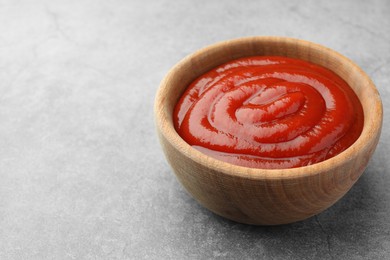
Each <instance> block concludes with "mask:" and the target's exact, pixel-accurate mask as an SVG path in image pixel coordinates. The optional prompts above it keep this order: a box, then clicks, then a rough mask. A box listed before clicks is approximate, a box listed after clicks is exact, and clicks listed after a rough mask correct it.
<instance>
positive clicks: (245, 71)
mask: <svg viewBox="0 0 390 260" xmlns="http://www.w3.org/2000/svg"><path fill="white" fill-rule="evenodd" d="M173 120H174V125H175V128H176V131H177V132H178V133H179V135H180V136H181V137H182V138H183V139H184V140H185V141H186V142H187V143H189V144H190V145H192V146H193V147H194V148H195V149H198V150H199V151H201V152H203V153H205V154H207V155H209V156H211V157H214V158H216V159H219V160H222V161H226V162H229V163H232V164H236V165H240V166H246V167H254V168H264V169H267V168H268V169H278V168H294V167H300V166H305V165H310V164H313V163H317V162H320V161H323V160H326V159H328V158H331V157H333V156H335V155H337V154H339V153H340V152H342V151H344V150H345V149H347V148H348V147H349V146H350V145H352V144H353V142H355V141H356V139H357V138H358V137H359V135H360V133H361V131H362V128H363V110H362V106H361V104H360V102H359V100H358V98H357V96H356V94H355V93H354V92H353V90H352V89H351V88H350V87H349V86H348V85H347V83H346V82H345V81H344V80H342V79H341V78H340V77H339V76H337V75H336V74H335V73H333V72H332V71H330V70H328V69H325V68H323V67H321V66H318V65H315V64H312V63H309V62H306V61H303V60H297V59H292V58H287V57H278V56H256V57H247V58H242V59H238V60H234V61H231V62H228V63H226V64H223V65H221V66H219V67H217V68H215V69H213V70H211V71H209V72H207V73H205V74H204V75H202V76H200V77H199V78H198V79H196V80H195V81H194V82H193V83H192V84H190V86H189V87H188V88H187V89H186V91H185V93H184V94H183V95H182V97H181V99H180V100H179V102H178V103H177V105H176V107H175V110H174V114H173Z"/></svg>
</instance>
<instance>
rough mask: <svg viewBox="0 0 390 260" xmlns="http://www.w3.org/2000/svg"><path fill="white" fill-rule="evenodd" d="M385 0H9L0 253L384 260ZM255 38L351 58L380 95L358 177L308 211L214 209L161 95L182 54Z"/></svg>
mask: <svg viewBox="0 0 390 260" xmlns="http://www.w3.org/2000/svg"><path fill="white" fill-rule="evenodd" d="M389 14H390V1H387V0H378V1H354V0H349V1H336V0H330V1H288V0H285V1H277V0H267V1H247V0H243V1H233V0H229V1H214V0H209V1H205V0H202V1H189V0H185V1H168V0H166V1H148V0H131V1H120V0H118V1H102V0H101V1H92V0H87V1H78V0H77V1H76V0H70V1H65V0H64V1H57V0H55V1H49V0H47V1H19V0H18V1H4V0H0V259H4V260H5V259H213V258H214V259H389V258H390V160H389V154H390V147H389V142H390V141H389V140H390V139H389V138H390V132H389V131H388V130H389V129H390V126H389V116H388V114H387V112H388V111H387V110H388V108H389V106H390V101H389V98H390V92H389V91H390V87H389V83H390V80H389V78H390V15H389ZM252 35H280V36H290V37H295V38H301V39H306V40H309V41H313V42H316V43H319V44H322V45H325V46H327V47H330V48H332V49H334V50H336V51H338V52H340V53H342V54H343V55H345V56H347V57H348V58H350V59H352V60H353V61H355V62H356V63H357V64H358V65H359V66H361V68H362V69H363V70H364V71H366V72H367V74H368V75H369V76H371V77H372V79H373V81H374V83H375V84H376V86H377V88H378V90H379V92H380V94H381V96H382V100H383V106H384V112H385V114H384V122H383V131H382V136H381V139H380V142H379V145H378V147H377V150H376V152H375V154H374V156H373V158H372V160H371V161H370V163H369V165H368V167H367V169H366V170H365V173H364V174H363V176H362V177H361V178H360V179H359V180H358V181H357V183H356V184H355V186H354V187H353V188H352V189H351V190H350V191H349V192H348V193H347V194H346V196H345V197H343V198H342V199H341V200H340V201H338V202H337V203H336V204H335V205H334V206H332V207H331V208H329V209H328V210H326V211H325V212H323V213H321V214H319V215H317V216H315V217H312V218H310V219H307V220H305V221H302V222H298V223H294V224H289V225H284V226H275V227H256V226H249V225H243V224H239V223H235V222H232V221H228V220H226V219H223V218H221V217H218V216H216V215H214V214H212V213H210V212H209V211H208V210H206V209H204V208H202V207H201V206H200V205H198V204H197V202H196V201H194V200H193V199H192V198H191V197H190V196H189V195H188V194H187V193H186V191H185V190H184V189H183V188H182V187H181V185H180V184H179V183H178V181H177V180H176V178H175V176H174V174H173V172H172V170H171V169H170V167H169V165H168V164H167V162H166V160H165V158H164V155H163V153H162V151H161V148H160V145H159V142H158V140H157V137H156V133H155V126H154V119H153V101H154V96H155V93H156V91H157V89H158V86H159V83H160V81H161V79H162V78H163V77H164V75H165V74H166V73H167V72H168V70H169V69H170V67H172V66H173V65H174V64H175V63H176V62H178V61H179V60H180V59H182V58H183V57H185V56H186V55H188V54H190V53H192V52H194V51H196V50H197V49H199V48H202V47H204V46H207V45H209V44H212V43H215V42H218V41H222V40H227V39H232V38H237V37H243V36H252Z"/></svg>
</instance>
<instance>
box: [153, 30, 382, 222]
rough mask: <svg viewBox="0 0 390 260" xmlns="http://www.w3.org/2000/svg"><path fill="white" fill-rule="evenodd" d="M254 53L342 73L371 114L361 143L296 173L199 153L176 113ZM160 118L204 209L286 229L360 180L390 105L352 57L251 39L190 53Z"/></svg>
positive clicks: (171, 77) (167, 89)
mask: <svg viewBox="0 0 390 260" xmlns="http://www.w3.org/2000/svg"><path fill="white" fill-rule="evenodd" d="M253 55H280V56H287V57H292V58H298V59H303V60H307V61H310V62H313V63H316V64H319V65H322V66H324V67H327V68H328V69H330V70H332V71H334V72H336V73H337V74H338V75H339V76H340V77H342V78H343V79H344V80H345V81H346V82H347V83H348V84H349V85H350V86H351V87H352V88H353V90H354V91H355V92H356V94H357V95H358V97H359V99H360V101H361V103H362V106H363V110H364V127H363V131H362V134H361V136H360V137H359V139H358V140H357V141H356V142H355V143H354V144H353V145H352V146H351V147H350V148H348V149H347V150H345V151H344V152H342V153H341V154H339V155H337V156H335V157H333V158H331V159H329V160H326V161H323V162H321V163H317V164H314V165H310V166H306V167H300V168H295V169H283V170H263V169H254V168H246V167H240V166H236V165H232V164H229V163H226V162H222V161H218V160H215V159H213V158H211V157H208V156H206V155H204V154H202V153H200V152H199V151H197V150H195V149H193V148H192V147H191V146H190V145H188V144H187V143H186V142H185V141H183V140H182V139H181V137H180V136H179V135H178V134H177V133H176V131H175V129H174V127H173V122H172V112H173V108H174V106H175V104H176V102H177V101H178V99H179V97H180V96H181V94H182V93H183V91H184V90H185V88H186V87H187V86H188V84H189V83H190V82H192V81H193V80H194V79H195V78H197V77H198V76H199V75H201V74H203V73H205V72H206V71H208V70H210V69H212V68H214V67H216V66H218V65H220V64H222V63H225V62H227V61H230V60H233V59H236V58H241V57H245V56H253ZM154 109H155V121H156V127H157V132H158V136H159V139H160V142H161V145H162V148H163V150H164V153H165V155H166V158H167V160H168V162H169V164H170V165H171V167H172V169H173V171H174V172H175V174H176V176H177V178H178V180H179V181H180V182H181V184H182V185H183V186H184V187H185V188H186V190H187V191H188V192H189V193H190V194H191V195H192V196H193V197H194V198H195V199H196V200H197V201H198V202H199V203H200V204H202V205H203V206H204V207H206V208H208V209H209V210H211V211H213V212H214V213H216V214H218V215H221V216H223V217H226V218H228V219H231V220H234V221H238V222H241V223H247V224H255V225H278V224H285V223H291V222H295V221H299V220H303V219H306V218H308V217H310V216H313V215H315V214H318V213H320V212H321V211H323V210H325V209H326V208H328V207H330V206H331V205H333V204H334V203H335V202H336V201H337V200H339V199H340V198H341V197H342V196H343V195H344V194H345V193H346V192H347V191H348V190H349V189H350V188H351V187H352V185H353V184H354V183H355V182H356V181H357V180H358V178H359V177H360V176H361V174H362V173H363V171H364V169H365V167H366V166H367V163H368V161H369V159H370V158H371V156H372V154H373V152H374V150H375V148H376V145H377V143H378V140H379V136H380V132H381V126H382V117H383V110H382V103H381V100H380V97H379V93H378V91H377V90H376V88H375V85H374V84H373V83H372V81H371V80H370V78H369V77H368V76H367V75H366V74H365V73H364V72H363V71H362V70H361V69H360V68H359V67H358V66H357V65H356V64H354V63H353V62H352V61H351V60H349V59H347V58H345V57H344V56H342V55H340V54H338V53H337V52H335V51H333V50H330V49H328V48H326V47H323V46H320V45H318V44H314V43H311V42H307V41H303V40H298V39H291V38H284V37H271V36H270V37H248V38H241V39H236V40H230V41H226V42H222V43H217V44H215V45H212V46H209V47H206V48H204V49H201V50H200V51H197V52H195V53H194V54H191V55H190V56H187V57H186V58H184V59H183V60H182V61H180V62H179V63H178V64H177V65H175V66H174V67H173V68H172V69H171V71H169V73H168V74H167V75H166V77H165V78H164V79H163V81H162V82H161V85H160V88H159V91H158V93H157V95H156V99H155V108H154Z"/></svg>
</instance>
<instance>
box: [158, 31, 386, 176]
mask: <svg viewBox="0 0 390 260" xmlns="http://www.w3.org/2000/svg"><path fill="white" fill-rule="evenodd" d="M253 41H256V43H258V44H260V42H264V43H265V42H273V43H277V42H284V43H286V44H292V45H301V46H303V47H305V46H306V47H307V48H311V49H321V50H322V51H324V52H326V53H327V54H328V55H331V56H333V57H335V58H336V59H337V60H341V61H342V62H343V63H345V64H349V65H350V66H352V67H354V68H355V69H356V70H357V71H358V73H359V74H360V76H361V77H362V79H364V80H365V81H366V82H367V87H369V88H370V91H372V92H373V93H374V94H375V95H374V97H376V98H375V100H374V101H372V102H375V104H376V112H377V113H376V117H375V119H377V120H373V124H366V123H365V124H364V126H363V129H362V133H361V134H360V136H359V138H358V139H357V140H356V141H355V142H354V143H353V144H352V145H351V146H350V147H348V148H347V149H346V150H344V151H343V152H341V153H340V154H338V155H336V156H334V157H332V158H329V159H327V160H325V161H322V162H319V163H315V164H312V165H308V166H302V167H297V168H287V169H261V168H250V167H244V166H239V165H235V164H231V163H228V162H224V161H220V160H218V159H214V158H212V157H210V156H208V155H205V154H203V153H202V152H200V151H198V150H196V149H195V148H193V147H192V146H191V145H189V144H188V143H187V142H185V141H184V140H183V139H182V138H181V137H180V136H179V134H178V133H177V132H176V130H175V128H174V126H173V121H172V115H166V114H164V113H165V110H164V109H161V105H164V104H166V103H165V102H168V101H167V99H166V98H165V97H164V95H163V92H164V89H165V88H167V87H168V86H169V82H170V80H171V78H172V77H174V76H175V74H176V73H177V71H178V70H179V69H180V68H182V67H183V66H184V65H185V64H187V63H189V62H190V61H191V60H192V59H193V58H194V57H197V56H199V55H202V54H204V53H207V52H211V51H213V50H217V49H219V48H221V47H223V48H226V45H235V44H240V43H242V44H244V42H253ZM363 112H364V113H366V111H365V110H364V107H363ZM154 115H155V124H156V127H157V129H158V131H160V133H161V134H162V135H163V136H164V137H165V139H166V140H167V141H168V142H169V143H170V144H171V145H172V146H173V147H174V148H175V149H177V150H178V151H179V152H180V153H182V154H183V155H185V156H186V157H188V158H189V159H191V160H193V161H195V162H196V163H198V164H200V165H203V166H205V167H207V168H210V169H212V170H214V171H217V172H221V173H223V174H226V175H230V176H232V177H241V178H244V179H253V180H259V179H261V180H265V179H269V180H276V179H290V180H291V179H299V178H306V177H309V176H314V175H317V174H320V173H321V172H326V171H329V170H330V169H335V168H337V167H339V166H341V165H343V164H345V163H346V162H348V161H351V160H352V159H353V158H355V157H356V156H358V155H359V154H360V153H361V151H360V150H361V148H362V147H364V145H365V144H366V143H368V141H369V140H370V139H372V138H375V137H376V136H377V135H379V134H380V131H381V127H382V121H383V107H382V101H381V98H380V95H379V92H378V90H377V89H376V87H375V85H374V83H373V82H372V80H371V79H370V77H369V76H368V75H367V74H366V73H365V72H364V71H363V70H362V69H361V68H360V67H359V66H358V65H357V64H356V63H354V62H353V61H352V60H350V59H349V58H347V57H345V56H343V55H342V54H340V53H338V52H336V51H334V50H332V49H330V48H328V47H325V46H323V45H320V44H317V43H313V42H310V41H307V40H302V39H297V38H291V37H284V36H249V37H241V38H235V39H231V40H225V41H220V42H217V43H214V44H211V45H208V46H206V47H203V48H201V49H199V50H197V51H195V52H193V53H191V54H189V55H187V56H186V57H184V58H183V59H181V60H180V61H179V62H178V63H176V64H175V65H174V66H173V67H172V68H171V69H170V70H169V71H168V73H167V74H166V75H165V77H164V78H163V80H162V81H161V83H160V86H159V88H158V91H157V94H156V96H155V102H154ZM169 117H170V118H171V120H169ZM364 117H365V119H366V115H365V116H364Z"/></svg>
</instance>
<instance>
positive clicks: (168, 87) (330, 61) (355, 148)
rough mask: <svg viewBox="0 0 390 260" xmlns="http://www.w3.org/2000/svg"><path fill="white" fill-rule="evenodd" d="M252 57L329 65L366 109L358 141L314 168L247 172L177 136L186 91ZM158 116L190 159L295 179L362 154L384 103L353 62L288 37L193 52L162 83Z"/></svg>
mask: <svg viewBox="0 0 390 260" xmlns="http://www.w3.org/2000/svg"><path fill="white" fill-rule="evenodd" d="M254 55H276V56H286V57H291V58H297V59H302V60H306V61H309V62H312V63H315V64H318V65H321V66H323V67H326V68H328V69H330V70H332V71H333V72H335V73H336V74H338V75H339V76H340V77H341V78H343V79H344V80H345V81H346V82H347V83H348V84H349V85H350V86H351V87H352V89H353V90H354V91H355V93H356V94H357V96H358V98H359V100H360V102H361V104H362V106H363V111H364V126H363V131H362V133H361V135H360V137H359V139H358V140H357V141H356V142H355V143H354V144H353V145H352V146H351V147H349V148H348V149H347V150H345V151H344V152H342V153H340V154H339V155H337V156H335V157H333V158H330V159H328V160H326V161H323V162H320V163H317V164H313V165H310V166H305V167H299V168H294V169H283V170H264V169H254V168H245V167H241V166H235V165H231V164H229V163H226V162H222V161H218V160H216V159H213V158H210V157H208V156H206V155H204V154H202V153H200V152H198V151H197V150H195V149H193V148H192V147H190V146H189V145H188V144H187V143H186V142H185V141H184V140H182V139H181V137H180V136H179V135H178V134H177V133H176V131H175V129H174V127H173V122H172V113H173V109H174V106H175V105H176V103H177V101H178V100H179V98H180V96H181V95H182V93H183V92H184V90H185V89H186V87H187V86H188V85H189V84H190V83H191V82H192V81H193V80H195V79H196V78H197V77H198V76H200V75H202V74H203V73H205V72H207V71H209V70H210V69H212V68H214V67H216V66H218V65H220V64H222V63H225V62H227V61H230V60H233V59H237V58H241V57H245V56H254ZM155 113H156V121H157V127H158V128H159V129H160V131H161V134H162V135H164V137H165V138H166V139H167V140H168V141H169V142H170V143H171V144H172V145H174V146H175V147H176V148H177V149H178V150H180V151H182V153H184V154H185V155H186V156H188V157H190V158H191V159H193V160H195V161H197V162H199V163H202V164H208V165H209V166H210V167H213V168H214V169H217V170H219V171H223V172H225V173H227V174H231V175H241V176H245V177H248V178H264V177H265V178H294V177H297V176H298V175H299V177H304V176H305V175H312V174H316V173H317V172H318V171H319V170H324V169H325V170H327V169H329V168H332V167H335V166H337V165H339V164H341V163H344V162H345V161H348V160H350V159H351V158H353V157H355V156H357V154H358V153H359V152H360V151H362V150H364V147H365V144H366V143H368V142H372V141H373V140H372V139H373V138H379V133H380V129H381V125H382V104H381V100H380V97H379V93H378V91H377V90H376V88H375V86H374V84H373V83H372V81H371V80H370V78H369V77H368V76H367V75H366V74H365V73H364V72H363V71H362V70H361V69H360V68H359V67H358V66H357V65H356V64H355V63H353V62H352V61H351V60H349V59H348V58H346V57H344V56H342V55H341V54H339V53H337V52H335V51H333V50H331V49H329V48H326V47H323V46H321V45H318V44H315V43H311V42H307V41H303V40H298V39H292V38H284V37H249V38H241V39H236V40H230V41H226V42H221V43H217V44H214V45H212V46H209V47H206V48H204V49H201V50H199V51H197V52H195V53H194V54H191V55H189V56H187V57H186V58H184V59H183V60H182V61H181V62H179V63H178V64H177V65H176V66H174V67H173V68H172V69H171V71H170V72H169V73H168V75H167V76H166V77H165V79H164V80H163V81H162V83H161V86H160V90H159V92H158V93H157V96H156V102H155Z"/></svg>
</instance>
